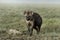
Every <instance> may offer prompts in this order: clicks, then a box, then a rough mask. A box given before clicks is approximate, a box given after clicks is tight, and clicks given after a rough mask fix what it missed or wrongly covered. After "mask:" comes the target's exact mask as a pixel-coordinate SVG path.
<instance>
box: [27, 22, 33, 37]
mask: <svg viewBox="0 0 60 40" xmlns="http://www.w3.org/2000/svg"><path fill="white" fill-rule="evenodd" d="M32 33H33V26H32V24H31V23H29V24H28V34H29V35H30V36H31V35H32Z"/></svg>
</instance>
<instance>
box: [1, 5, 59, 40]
mask: <svg viewBox="0 0 60 40" xmlns="http://www.w3.org/2000/svg"><path fill="white" fill-rule="evenodd" d="M27 9H29V10H32V11H34V12H37V13H39V14H40V15H41V17H42V19H43V24H42V27H41V32H40V34H39V35H37V34H36V31H35V30H34V32H33V36H31V37H30V36H28V35H27V34H25V33H24V32H23V31H25V30H27V27H26V23H25V17H24V15H23V12H24V10H27ZM11 29H12V30H15V31H18V32H19V33H17V34H14V33H11V32H10V30H11ZM20 32H21V33H20ZM0 40H60V8H59V7H40V6H36V7H35V5H31V6H28V5H27V6H21V5H19V6H7V5H6V6H5V5H4V6H0Z"/></svg>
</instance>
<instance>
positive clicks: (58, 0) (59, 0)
mask: <svg viewBox="0 0 60 40" xmlns="http://www.w3.org/2000/svg"><path fill="white" fill-rule="evenodd" d="M0 3H4V4H5V3H7V4H17V3H18V4H21V3H29V4H31V3H33V4H60V0H0Z"/></svg>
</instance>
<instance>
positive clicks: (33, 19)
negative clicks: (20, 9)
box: [24, 11, 42, 36]
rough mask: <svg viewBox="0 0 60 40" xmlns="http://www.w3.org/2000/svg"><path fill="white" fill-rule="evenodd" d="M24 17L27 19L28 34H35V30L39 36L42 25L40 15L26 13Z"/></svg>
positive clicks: (30, 12)
mask: <svg viewBox="0 0 60 40" xmlns="http://www.w3.org/2000/svg"><path fill="white" fill-rule="evenodd" d="M24 15H25V17H26V23H27V27H28V33H29V34H30V36H31V35H32V33H33V29H35V30H36V31H37V34H39V32H40V28H41V25H42V17H41V16H40V15H39V14H38V13H36V12H33V11H24Z"/></svg>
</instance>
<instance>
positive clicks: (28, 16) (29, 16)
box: [24, 10, 33, 20]
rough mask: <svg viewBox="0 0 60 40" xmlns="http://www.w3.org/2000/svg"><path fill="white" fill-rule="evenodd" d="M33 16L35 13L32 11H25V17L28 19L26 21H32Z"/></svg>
mask: <svg viewBox="0 0 60 40" xmlns="http://www.w3.org/2000/svg"><path fill="white" fill-rule="evenodd" d="M32 15H33V12H32V11H29V10H28V11H24V16H25V17H26V20H32V18H33V17H32Z"/></svg>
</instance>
